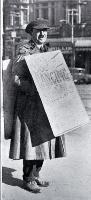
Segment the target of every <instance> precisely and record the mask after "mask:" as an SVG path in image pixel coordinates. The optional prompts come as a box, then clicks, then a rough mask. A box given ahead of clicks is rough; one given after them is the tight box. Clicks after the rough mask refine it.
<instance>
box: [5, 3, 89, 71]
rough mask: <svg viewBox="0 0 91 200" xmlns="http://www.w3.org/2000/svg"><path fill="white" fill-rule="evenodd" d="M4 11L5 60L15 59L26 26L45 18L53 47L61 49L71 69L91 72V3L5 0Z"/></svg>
mask: <svg viewBox="0 0 91 200" xmlns="http://www.w3.org/2000/svg"><path fill="white" fill-rule="evenodd" d="M6 1H7V3H6ZM3 8H4V9H3V13H4V15H3V16H4V20H3V21H4V40H3V41H4V45H3V46H4V58H7V57H9V58H11V57H12V52H13V56H14V54H15V48H16V45H17V43H18V42H19V40H20V39H26V34H25V31H24V28H25V26H26V24H28V23H29V22H30V21H32V20H35V19H37V18H44V19H47V20H48V23H49V26H50V30H49V32H48V41H49V42H50V43H51V46H52V48H53V49H54V50H55V49H61V50H62V52H63V54H64V57H65V59H66V62H67V64H68V66H69V67H70V66H75V67H85V68H86V70H87V71H88V72H89V73H91V58H90V57H91V56H90V54H91V46H90V45H88V43H89V44H91V43H90V41H91V0H86V1H85V0H4V6H3ZM11 44H13V45H11ZM12 46H13V51H12V49H11V47H12ZM73 58H74V60H73Z"/></svg>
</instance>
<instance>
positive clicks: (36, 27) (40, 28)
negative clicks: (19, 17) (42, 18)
mask: <svg viewBox="0 0 91 200" xmlns="http://www.w3.org/2000/svg"><path fill="white" fill-rule="evenodd" d="M33 29H37V30H43V29H50V28H49V27H48V26H34V27H33Z"/></svg>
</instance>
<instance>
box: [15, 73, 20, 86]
mask: <svg viewBox="0 0 91 200" xmlns="http://www.w3.org/2000/svg"><path fill="white" fill-rule="evenodd" d="M15 83H16V84H17V85H18V86H20V79H19V77H18V76H17V75H15Z"/></svg>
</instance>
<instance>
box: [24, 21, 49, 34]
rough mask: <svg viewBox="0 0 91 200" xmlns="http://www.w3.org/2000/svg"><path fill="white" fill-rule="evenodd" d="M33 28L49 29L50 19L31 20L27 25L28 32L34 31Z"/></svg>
mask: <svg viewBox="0 0 91 200" xmlns="http://www.w3.org/2000/svg"><path fill="white" fill-rule="evenodd" d="M33 29H37V30H42V29H49V26H48V20H46V19H42V18H41V19H37V20H35V21H31V22H30V23H29V24H28V25H27V26H26V29H25V31H26V33H29V34H31V32H32V31H33Z"/></svg>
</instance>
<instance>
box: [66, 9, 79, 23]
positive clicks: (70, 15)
mask: <svg viewBox="0 0 91 200" xmlns="http://www.w3.org/2000/svg"><path fill="white" fill-rule="evenodd" d="M72 19H73V24H77V23H78V11H77V9H67V22H68V23H69V24H72Z"/></svg>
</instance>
